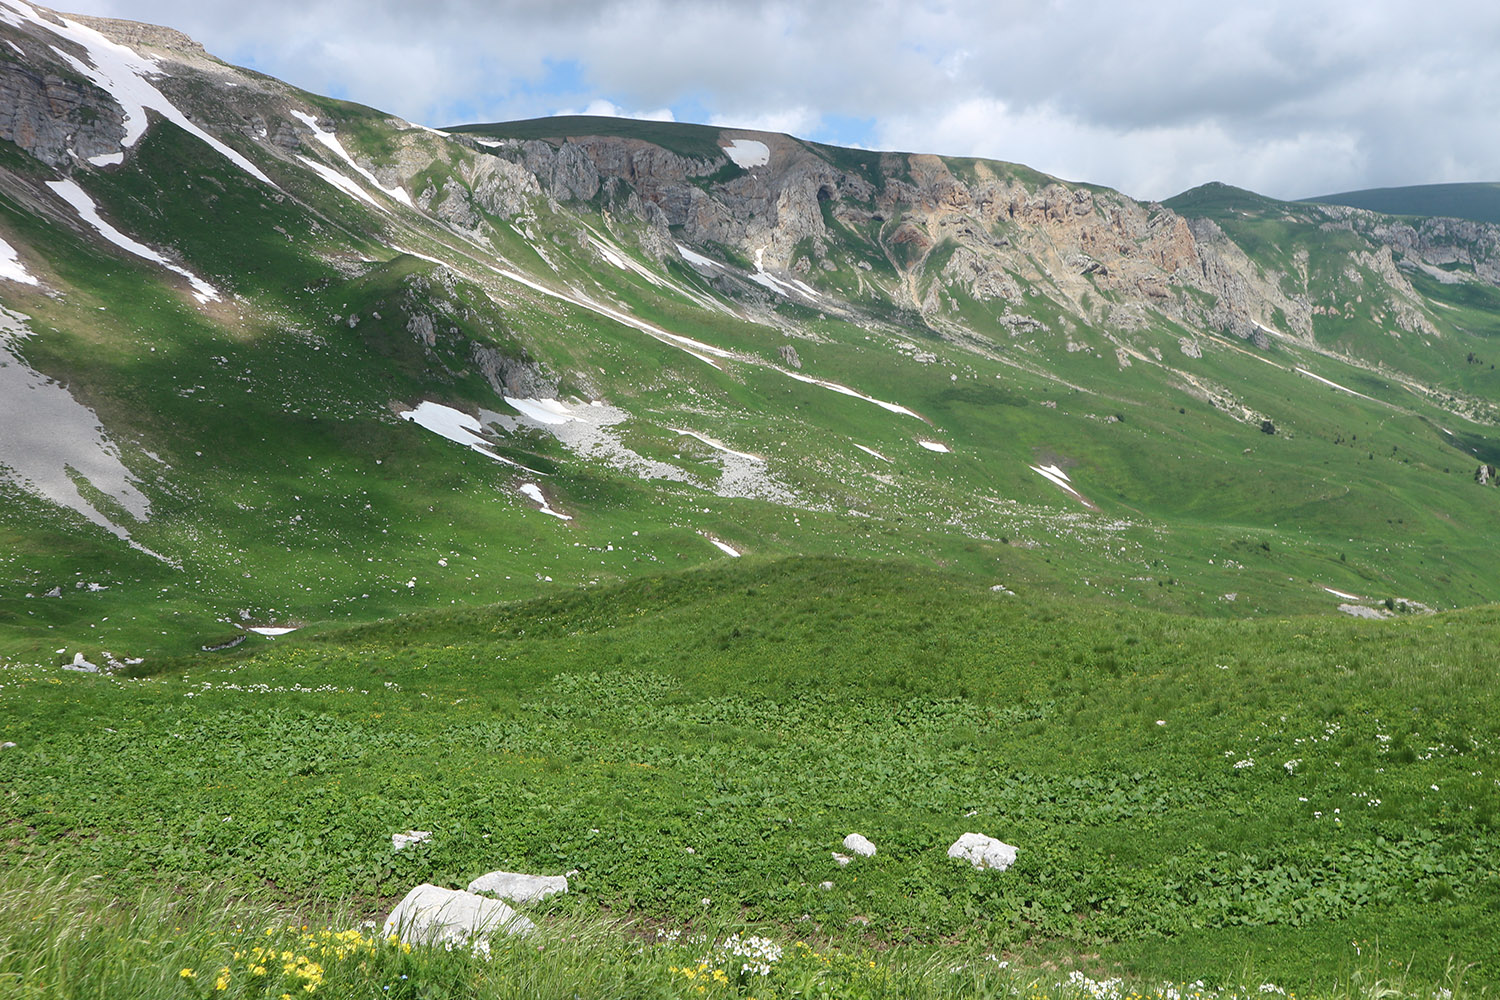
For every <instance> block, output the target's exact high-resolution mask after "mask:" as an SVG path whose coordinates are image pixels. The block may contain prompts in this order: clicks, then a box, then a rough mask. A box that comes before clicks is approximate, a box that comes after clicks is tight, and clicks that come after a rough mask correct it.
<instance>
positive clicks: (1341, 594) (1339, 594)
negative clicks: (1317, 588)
mask: <svg viewBox="0 0 1500 1000" xmlns="http://www.w3.org/2000/svg"><path fill="white" fill-rule="evenodd" d="M1323 589H1324V590H1326V591H1328V592H1329V593H1330V594H1332V595H1333V596H1334V597H1342V598H1343V599H1344V600H1346V601H1362V600H1364V598H1363V597H1359V596H1357V595H1355V594H1346V593H1344V592H1343V591H1342V590H1334V589H1333V588H1332V587H1324V588H1323Z"/></svg>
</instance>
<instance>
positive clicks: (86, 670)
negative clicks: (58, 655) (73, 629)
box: [63, 653, 99, 674]
mask: <svg viewBox="0 0 1500 1000" xmlns="http://www.w3.org/2000/svg"><path fill="white" fill-rule="evenodd" d="M63 669H64V670H76V671H78V672H79V673H81V674H97V673H99V665H98V664H97V663H90V662H89V661H88V660H85V659H84V658H83V654H82V653H74V654H73V662H72V663H68V664H64V666H63Z"/></svg>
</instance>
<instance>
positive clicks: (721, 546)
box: [701, 531, 740, 559]
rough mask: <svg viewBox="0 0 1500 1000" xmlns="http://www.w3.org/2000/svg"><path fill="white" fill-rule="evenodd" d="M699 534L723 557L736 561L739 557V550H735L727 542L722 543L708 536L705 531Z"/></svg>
mask: <svg viewBox="0 0 1500 1000" xmlns="http://www.w3.org/2000/svg"><path fill="white" fill-rule="evenodd" d="M701 534H702V535H703V537H704V538H707V539H708V540H709V543H710V544H712V545H713V546H714V547H715V548H716V549H718V550H719V551H720V552H722V553H724V554H725V555H728V556H734V557H735V558H736V559H738V558H739V557H740V552H739V550H738V549H736V548H735V547H734V546H733V545H730V544H729V543H728V542H722V541H720V540H719V539H717V538H715V537H714V536H713V535H710V534H709V533H708V532H706V531H705V532H702V533H701Z"/></svg>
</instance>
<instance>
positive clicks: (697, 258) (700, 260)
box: [672, 243, 724, 270]
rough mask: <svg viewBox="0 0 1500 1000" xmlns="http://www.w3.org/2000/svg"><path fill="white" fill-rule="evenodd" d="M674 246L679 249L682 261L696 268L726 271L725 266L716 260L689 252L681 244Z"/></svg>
mask: <svg viewBox="0 0 1500 1000" xmlns="http://www.w3.org/2000/svg"><path fill="white" fill-rule="evenodd" d="M672 245H673V246H675V247H676V248H677V252H678V253H679V254H681V255H682V259H683V260H685V261H687V262H688V263H689V264H692V265H693V266H694V267H717V268H719V269H720V270H723V269H724V265H723V264H720V263H719V262H718V261H716V260H712V259H710V258H708V257H705V256H703V255H702V254H701V253H697V252H695V251H693V250H689V249H688V248H687V247H685V246H683V245H682V244H681V243H674V244H672Z"/></svg>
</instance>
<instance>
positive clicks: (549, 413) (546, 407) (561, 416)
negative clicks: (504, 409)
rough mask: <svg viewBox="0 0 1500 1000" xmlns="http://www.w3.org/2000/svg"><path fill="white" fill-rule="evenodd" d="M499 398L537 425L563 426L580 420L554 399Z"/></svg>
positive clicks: (564, 404)
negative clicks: (571, 421)
mask: <svg viewBox="0 0 1500 1000" xmlns="http://www.w3.org/2000/svg"><path fill="white" fill-rule="evenodd" d="M500 398H501V399H503V400H505V401H506V402H507V403H509V404H510V405H511V406H512V407H513V408H514V409H515V410H516V412H517V413H521V414H523V415H525V416H528V417H530V418H531V419H532V420H535V421H536V422H537V423H539V424H565V423H567V422H568V421H570V420H578V419H580V418H578V417H576V416H574V415H573V413H572V412H571V411H570V410H569V409H568V405H567V404H566V403H560V402H558V401H557V400H555V399H517V398H515V397H514V396H501V397H500Z"/></svg>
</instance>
